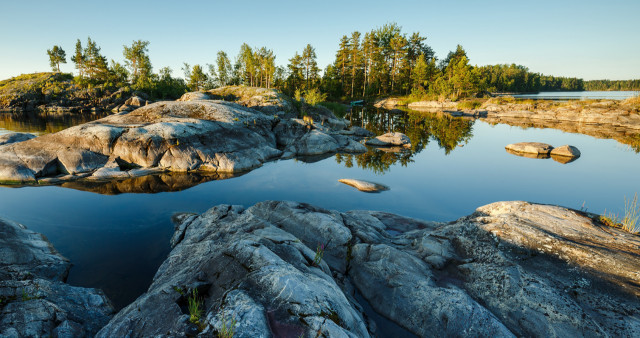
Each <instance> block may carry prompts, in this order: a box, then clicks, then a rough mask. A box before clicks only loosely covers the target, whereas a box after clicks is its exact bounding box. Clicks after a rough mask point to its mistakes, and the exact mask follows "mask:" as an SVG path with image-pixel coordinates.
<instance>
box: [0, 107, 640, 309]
mask: <svg viewBox="0 0 640 338" xmlns="http://www.w3.org/2000/svg"><path fill="white" fill-rule="evenodd" d="M345 117H346V118H347V119H350V120H351V121H352V123H353V124H354V125H358V126H364V127H365V128H368V129H370V130H372V131H375V132H376V133H378V134H381V133H384V132H387V131H400V132H403V133H405V134H407V135H408V136H409V137H410V138H411V141H412V148H411V150H409V151H400V152H390V151H383V150H376V149H373V148H370V149H369V151H368V152H367V153H365V154H360V155H344V154H343V155H340V154H338V155H327V156H321V157H315V158H305V159H297V160H282V161H274V162H269V163H266V164H265V165H264V166H262V167H261V168H258V169H256V170H254V171H251V172H248V173H245V174H242V175H236V176H234V177H218V176H215V175H212V176H204V175H199V174H190V175H189V174H165V175H156V176H149V177H144V178H138V179H135V180H129V181H118V182H111V183H104V184H97V183H95V184H90V185H87V184H84V185H83V184H80V183H77V182H73V183H69V184H66V185H64V186H49V187H23V188H2V187H0V201H1V203H0V217H4V218H8V219H12V220H15V221H17V222H20V223H23V224H25V225H26V226H27V227H28V228H30V229H32V230H34V231H37V232H41V233H43V234H45V235H46V236H47V237H48V238H49V240H50V241H51V242H52V243H53V245H54V246H55V247H56V248H57V249H58V251H60V252H61V253H62V254H63V255H64V256H66V257H67V258H69V259H70V260H71V262H72V263H73V264H74V265H73V268H72V269H71V273H70V275H69V280H68V282H69V283H70V284H72V285H79V286H86V287H97V288H101V289H103V290H104V291H105V292H106V294H107V295H108V296H109V297H110V298H111V299H112V301H113V302H114V305H115V306H116V307H117V308H120V307H122V306H125V305H127V304H128V303H130V302H131V301H133V300H134V299H135V298H137V297H138V296H139V295H140V294H142V293H143V292H144V291H146V289H147V288H148V286H149V284H150V281H151V279H152V278H153V275H154V274H155V272H156V270H157V268H158V266H159V265H160V264H161V263H162V261H163V260H164V259H165V257H166V256H167V254H168V252H169V251H170V247H169V239H170V237H171V235H172V233H173V224H172V222H171V217H172V215H174V214H175V213H177V212H195V213H202V212H204V211H206V210H207V209H209V208H210V207H212V206H214V205H217V204H221V203H227V204H241V205H244V206H250V205H252V204H254V203H257V202H260V201H263V200H270V199H271V200H294V201H300V202H307V203H311V204H314V205H317V206H321V207H324V208H327V209H336V210H340V211H347V210H353V209H367V210H381V211H387V212H392V213H397V214H400V215H405V216H409V217H415V218H420V219H426V220H435V221H443V222H446V221H452V220H455V219H457V218H459V217H462V216H465V215H468V214H470V213H472V212H473V211H474V210H475V209H476V208H477V207H479V206H481V205H484V204H488V203H492V202H496V201H502V200H526V201H531V202H538V203H547V204H558V205H562V206H567V207H571V208H576V209H580V208H582V209H587V210H588V211H591V212H596V213H603V212H604V211H605V210H606V211H607V212H615V213H620V212H622V211H623V208H624V198H625V196H626V197H632V196H633V195H634V193H636V192H640V180H638V179H637V177H636V176H637V172H638V169H639V168H640V154H638V153H637V152H636V151H635V150H634V149H638V148H632V147H630V146H629V145H625V144H621V143H618V142H616V141H615V140H608V139H597V138H594V137H591V136H586V135H581V134H571V133H565V132H562V131H559V130H554V129H535V128H528V129H524V128H520V127H513V126H508V125H503V124H498V125H491V124H489V123H485V122H482V121H481V120H475V121H474V120H469V119H464V118H451V117H448V116H445V115H442V114H437V113H436V114H430V113H418V112H405V113H393V114H392V113H389V112H387V111H384V110H377V109H373V108H365V109H364V111H363V110H362V109H358V110H355V111H354V112H353V114H349V115H347V116H345ZM38 118H41V117H38ZM93 118H97V117H93ZM12 119H13V120H12V121H14V120H15V119H16V118H15V117H13V118H12ZM25 119H26V118H25ZM44 119H45V120H48V118H44ZM18 120H19V119H18ZM0 121H6V120H3V119H0ZM58 121H59V120H58ZM67 121H68V122H69V123H68V124H67V125H73V124H75V123H76V122H77V121H78V120H77V119H74V118H68V119H67ZM56 123H57V122H56ZM56 123H52V124H47V123H45V124H44V125H45V126H48V125H57V124H56ZM32 125H34V124H31V122H28V121H25V120H24V119H23V120H22V122H20V123H15V122H12V123H6V122H5V123H4V124H3V125H0V133H1V132H2V130H4V131H5V132H6V131H7V130H10V129H11V128H14V127H15V128H16V129H21V130H26V129H28V128H27V127H26V126H32ZM35 125H38V127H37V128H35V129H33V130H34V131H35V132H46V131H47V130H49V129H57V127H56V128H49V127H44V129H43V127H42V126H43V125H42V123H40V122H38V123H35ZM29 128H31V127H29ZM36 129H37V130H36ZM523 141H538V142H545V143H549V144H551V145H553V146H560V145H564V144H570V145H573V146H576V147H577V148H579V149H580V151H581V153H582V156H581V157H580V158H578V159H577V160H576V161H574V162H570V163H567V164H562V163H559V162H556V161H554V160H553V159H530V158H524V157H519V156H514V155H511V154H509V153H507V152H506V151H505V149H504V147H505V146H506V145H507V144H510V143H515V142H523ZM220 178H225V179H220ZM341 178H355V179H364V180H370V181H374V182H378V183H382V184H385V185H387V186H389V187H390V188H391V189H390V190H389V191H384V192H381V193H377V194H376V193H374V194H372V193H363V192H360V191H358V190H356V189H354V188H352V187H349V186H347V185H344V184H342V183H339V182H338V180H339V179H341Z"/></svg>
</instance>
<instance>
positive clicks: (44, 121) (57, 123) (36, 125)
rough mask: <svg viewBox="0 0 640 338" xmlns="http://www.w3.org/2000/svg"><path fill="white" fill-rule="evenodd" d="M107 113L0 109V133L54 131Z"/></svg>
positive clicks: (95, 118) (46, 132)
mask: <svg viewBox="0 0 640 338" xmlns="http://www.w3.org/2000/svg"><path fill="white" fill-rule="evenodd" d="M107 115H109V113H108V112H97V113H83V114H70V113H67V114H56V113H39V112H34V111H29V112H19V113H14V112H4V111H0V134H5V133H8V132H13V131H16V132H21V133H30V134H34V135H42V134H48V133H55V132H58V131H60V130H62V129H65V128H69V127H70V126H75V125H78V124H82V123H86V122H90V121H93V120H97V119H99V118H103V117H105V116H107Z"/></svg>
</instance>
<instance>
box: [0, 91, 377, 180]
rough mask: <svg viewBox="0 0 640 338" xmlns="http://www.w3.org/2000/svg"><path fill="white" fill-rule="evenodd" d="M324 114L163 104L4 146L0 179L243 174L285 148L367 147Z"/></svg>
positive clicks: (198, 102)
mask: <svg viewBox="0 0 640 338" xmlns="http://www.w3.org/2000/svg"><path fill="white" fill-rule="evenodd" d="M265 104H266V103H265ZM276 107H280V105H276ZM324 114H328V115H322V116H324V117H325V118H322V116H320V115H316V116H317V117H316V119H315V120H313V119H312V120H310V121H302V120H297V119H289V118H284V117H283V118H280V117H278V114H273V115H270V114H266V113H263V112H261V111H258V110H254V109H251V108H247V107H244V106H241V105H239V104H236V103H232V102H225V101H215V100H203V99H200V98H197V99H194V100H183V101H179V102H157V103H154V104H149V105H146V106H144V107H141V108H139V109H136V110H134V111H132V112H129V113H121V114H117V115H112V116H108V117H106V118H103V119H100V120H96V121H93V122H90V123H85V124H82V125H78V126H75V127H71V128H68V129H65V130H62V131H60V132H58V133H54V134H48V135H44V136H40V137H38V138H35V139H32V140H28V141H24V142H20V143H13V144H8V145H5V146H1V147H0V182H1V183H4V184H34V183H59V182H65V181H71V180H76V179H79V178H83V179H94V180H108V179H123V178H131V177H138V176H143V175H148V174H151V173H157V172H163V171H171V172H194V171H202V172H215V173H237V172H245V171H248V170H251V169H253V168H256V167H258V166H260V165H262V163H264V162H266V161H269V160H272V159H276V158H280V157H281V156H282V155H283V154H286V155H287V157H294V156H305V155H319V154H325V153H330V152H364V151H366V148H365V147H364V146H363V145H362V144H360V143H358V142H357V139H358V137H357V136H353V135H349V134H350V133H349V132H348V131H349V130H348V129H347V127H348V123H347V122H345V121H344V120H340V119H337V118H335V116H333V114H331V112H328V113H327V112H324ZM283 116H284V115H283ZM345 131H347V132H346V133H345ZM345 134H347V135H345Z"/></svg>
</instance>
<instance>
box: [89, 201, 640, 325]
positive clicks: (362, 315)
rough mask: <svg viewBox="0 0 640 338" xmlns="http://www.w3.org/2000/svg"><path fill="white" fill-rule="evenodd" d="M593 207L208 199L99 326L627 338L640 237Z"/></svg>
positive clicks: (639, 319)
mask: <svg viewBox="0 0 640 338" xmlns="http://www.w3.org/2000/svg"><path fill="white" fill-rule="evenodd" d="M594 218H595V216H594V215H590V214H584V213H581V212H578V211H575V210H570V209H565V208H561V207H557V206H550V205H539V204H532V203H527V202H520V201H515V202H498V203H493V204H490V205H487V206H484V207H480V208H478V209H477V210H476V212H475V213H473V214H472V215H469V216H467V217H463V218H461V219H459V220H457V221H454V222H449V223H437V222H426V221H420V220H416V219H411V218H406V217H402V216H398V215H394V214H388V213H384V212H375V211H350V212H338V211H331V210H326V209H322V208H319V207H315V206H312V205H309V204H304V203H296V202H279V201H266V202H262V203H258V204H256V205H254V206H252V207H250V208H248V209H245V208H244V207H241V206H232V205H219V206H216V207H214V208H212V209H210V210H208V211H207V212H205V213H203V214H201V215H194V214H182V215H178V216H176V217H175V219H176V231H175V233H174V235H173V238H172V240H171V243H172V246H173V250H172V251H171V253H170V254H169V257H168V258H167V259H166V260H165V261H164V263H163V264H162V266H161V267H160V268H159V270H158V272H157V273H156V275H155V277H154V280H153V282H152V284H151V286H150V287H149V290H148V291H147V292H146V293H145V294H143V295H142V296H140V297H139V298H138V299H137V300H136V301H135V302H134V303H132V304H131V305H129V306H128V307H126V308H124V309H123V310H122V311H120V312H119V313H118V314H117V315H116V316H115V317H114V318H113V319H112V320H111V321H110V322H109V323H108V324H107V325H106V326H105V327H104V328H103V329H102V330H101V331H100V332H99V333H98V336H99V337H112V336H158V335H160V336H165V335H166V336H185V335H197V334H200V335H204V336H212V335H216V334H218V333H220V332H221V330H222V327H223V326H226V327H229V326H230V325H233V330H234V333H235V336H238V337H270V336H294V337H297V336H301V335H303V336H316V335H324V336H331V337H333V336H343V337H355V336H357V337H369V336H407V335H411V334H413V335H417V336H469V335H471V336H496V337H513V336H538V337H539V336H625V337H637V336H638V335H639V334H640V301H639V300H638V296H640V284H639V283H638V280H640V275H639V273H638V271H640V262H639V261H638V259H637V257H638V255H640V249H639V248H640V239H639V237H638V236H637V235H634V234H630V233H627V232H624V231H622V230H620V229H616V228H603V225H602V224H599V223H597V222H596V221H594V220H593V219H594ZM194 290H197V291H196V292H197V297H195V296H194V295H195V294H196V292H194ZM190 299H191V300H192V302H193V300H198V302H199V303H200V305H201V308H202V309H203V312H202V313H201V315H200V316H199V318H198V319H196V320H193V322H191V321H190V320H189V318H190V314H189V311H188V307H187V303H188V302H189V300H190ZM194 322H195V323H194Z"/></svg>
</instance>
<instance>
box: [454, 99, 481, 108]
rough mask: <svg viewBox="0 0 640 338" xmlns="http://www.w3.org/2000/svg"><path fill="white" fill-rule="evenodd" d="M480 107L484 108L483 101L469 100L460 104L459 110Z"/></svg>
mask: <svg viewBox="0 0 640 338" xmlns="http://www.w3.org/2000/svg"><path fill="white" fill-rule="evenodd" d="M480 106H482V101H480V100H467V101H462V102H458V108H459V109H478V108H479V107H480Z"/></svg>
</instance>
